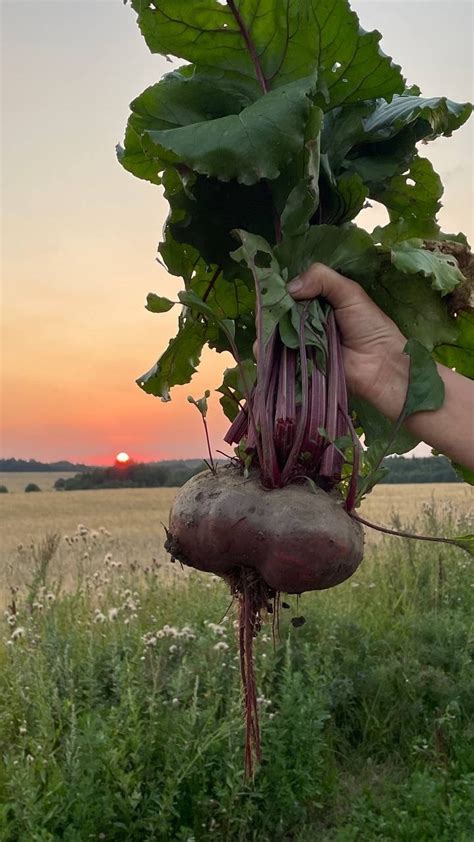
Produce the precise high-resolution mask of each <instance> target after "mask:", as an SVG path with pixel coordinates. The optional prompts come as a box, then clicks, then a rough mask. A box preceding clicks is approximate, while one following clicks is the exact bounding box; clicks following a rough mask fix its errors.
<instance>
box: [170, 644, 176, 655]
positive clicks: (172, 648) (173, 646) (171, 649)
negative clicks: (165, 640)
mask: <svg viewBox="0 0 474 842" xmlns="http://www.w3.org/2000/svg"><path fill="white" fill-rule="evenodd" d="M169 651H170V652H171V654H173V653H174V652H177V651H178V647H177V646H176V644H175V643H173V645H172V646H170V649H169Z"/></svg>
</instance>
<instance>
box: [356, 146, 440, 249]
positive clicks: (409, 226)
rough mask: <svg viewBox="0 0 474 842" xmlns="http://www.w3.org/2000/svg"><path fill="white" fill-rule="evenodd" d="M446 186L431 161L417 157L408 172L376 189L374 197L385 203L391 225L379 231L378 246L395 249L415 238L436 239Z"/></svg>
mask: <svg viewBox="0 0 474 842" xmlns="http://www.w3.org/2000/svg"><path fill="white" fill-rule="evenodd" d="M442 195H443V185H442V184H441V179H440V177H439V175H438V174H437V173H436V172H435V171H434V169H433V165H432V164H431V161H428V160H427V158H418V157H415V158H414V160H413V162H412V164H411V166H410V169H409V170H408V172H405V173H403V174H402V175H395V176H394V177H393V178H391V179H390V180H389V181H388V182H386V183H385V185H384V186H383V187H377V186H375V187H372V190H371V197H372V198H373V199H376V200H377V201H378V202H382V204H384V205H385V206H386V208H387V210H388V212H389V216H390V220H391V222H390V224H389V225H387V226H385V228H376V229H375V231H374V232H373V238H374V241H375V242H380V243H384V244H385V245H391V244H392V243H394V242H397V241H399V240H405V239H409V238H411V237H422V238H426V239H428V238H436V236H437V234H438V231H439V228H438V225H437V224H436V214H437V213H438V211H439V209H440V207H441V202H440V199H441V196H442Z"/></svg>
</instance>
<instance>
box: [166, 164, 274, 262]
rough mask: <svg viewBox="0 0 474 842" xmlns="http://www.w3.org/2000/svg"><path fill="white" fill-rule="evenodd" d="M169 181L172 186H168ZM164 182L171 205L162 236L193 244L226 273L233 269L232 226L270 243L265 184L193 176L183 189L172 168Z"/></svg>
mask: <svg viewBox="0 0 474 842" xmlns="http://www.w3.org/2000/svg"><path fill="white" fill-rule="evenodd" d="M171 181H173V183H174V184H173V187H172V189H168V184H169V182H171ZM164 182H165V184H166V187H167V189H166V190H165V197H166V198H167V199H168V201H169V203H170V208H171V213H170V216H169V218H168V221H167V225H166V237H169V236H171V237H172V238H173V240H174V241H176V242H178V243H183V244H187V245H190V246H193V248H195V249H196V250H197V251H198V252H199V253H200V255H201V256H202V258H203V260H205V261H206V262H208V263H209V264H214V265H216V266H223V267H225V268H226V271H227V272H232V270H233V271H234V272H236V271H237V267H236V264H235V263H234V262H233V261H232V259H231V258H230V257H229V253H230V252H231V251H232V250H233V249H235V246H236V240H235V237H234V236H233V235H232V231H233V230H234V229H237V228H242V229H244V230H246V231H250V232H252V233H255V234H259V235H261V236H263V237H265V239H266V240H268V242H273V240H274V237H275V230H274V208H273V203H272V197H271V193H270V192H269V190H268V187H267V185H266V184H265V183H259V184H255V185H253V186H251V187H246V186H244V185H243V184H238V183H237V182H236V181H229V182H226V183H224V182H222V181H219V180H218V179H215V178H206V177H205V176H197V178H196V179H195V182H194V183H193V184H192V185H190V186H189V188H188V189H187V190H185V189H184V188H183V187H182V186H181V185H180V184H179V178H178V176H177V174H176V171H175V170H174V169H173V168H171V169H170V170H167V171H166V173H165V177H164Z"/></svg>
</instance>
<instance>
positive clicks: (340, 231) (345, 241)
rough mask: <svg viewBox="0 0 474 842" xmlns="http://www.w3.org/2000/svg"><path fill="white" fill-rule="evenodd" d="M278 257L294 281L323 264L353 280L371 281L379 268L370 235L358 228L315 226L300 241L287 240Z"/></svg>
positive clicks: (277, 252)
mask: <svg viewBox="0 0 474 842" xmlns="http://www.w3.org/2000/svg"><path fill="white" fill-rule="evenodd" d="M275 254H276V255H277V258H278V261H279V263H280V265H282V266H285V267H287V268H288V276H289V277H290V278H294V277H295V276H296V275H299V274H300V273H301V272H305V271H306V269H308V268H309V267H310V266H311V264H312V263H315V262H319V263H325V264H326V265H327V266H331V267H332V268H333V269H337V271H338V272H342V274H344V275H348V276H349V277H351V278H355V279H359V278H365V279H366V280H367V278H368V277H370V276H371V275H372V274H373V273H374V272H375V269H376V267H377V265H378V258H377V252H376V249H375V247H374V244H373V242H372V239H371V237H370V234H368V233H367V231H364V230H362V228H357V227H356V226H355V225H347V226H344V227H338V226H336V225H313V226H311V228H309V230H308V231H307V232H306V233H305V234H303V235H302V236H300V237H287V238H285V239H284V240H283V242H282V243H281V244H280V245H279V246H278V247H277V248H276V249H275Z"/></svg>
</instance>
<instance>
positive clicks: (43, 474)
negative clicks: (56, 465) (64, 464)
mask: <svg viewBox="0 0 474 842" xmlns="http://www.w3.org/2000/svg"><path fill="white" fill-rule="evenodd" d="M70 476H74V472H71V473H68V471H24V472H23V471H1V472H0V485H6V487H7V488H8V491H9V493H13V494H17V493H20V492H24V491H25V487H26V486H27V485H28V484H29V483H30V482H34V483H35V485H38V486H39V488H40V489H41V491H54V483H55V482H56V480H57V479H60V477H64V478H65V479H66V478H67V477H70Z"/></svg>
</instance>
